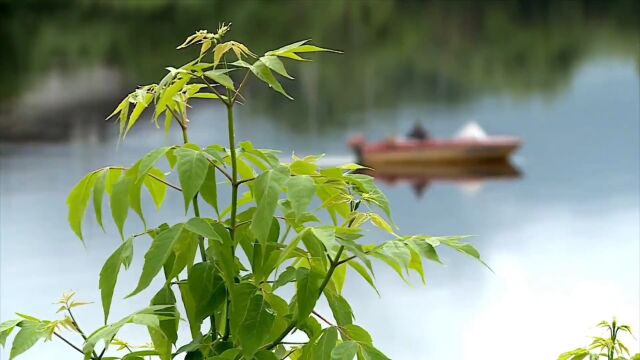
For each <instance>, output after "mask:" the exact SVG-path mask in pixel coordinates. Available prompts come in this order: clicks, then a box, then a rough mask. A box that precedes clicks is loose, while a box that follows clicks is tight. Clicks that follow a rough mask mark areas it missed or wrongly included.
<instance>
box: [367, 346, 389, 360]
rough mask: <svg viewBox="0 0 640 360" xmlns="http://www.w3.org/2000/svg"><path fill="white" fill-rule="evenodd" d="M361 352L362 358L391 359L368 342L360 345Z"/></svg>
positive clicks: (371, 359)
mask: <svg viewBox="0 0 640 360" xmlns="http://www.w3.org/2000/svg"><path fill="white" fill-rule="evenodd" d="M361 354H362V359H363V360H391V359H389V358H388V357H387V356H386V355H385V354H383V353H382V352H380V350H378V349H376V348H374V347H373V346H371V345H369V344H363V345H361Z"/></svg>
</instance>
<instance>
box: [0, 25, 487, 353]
mask: <svg viewBox="0 0 640 360" xmlns="http://www.w3.org/2000/svg"><path fill="white" fill-rule="evenodd" d="M228 31H229V26H228V25H223V26H221V27H220V28H219V29H218V31H217V32H216V33H209V32H207V31H198V32H196V33H195V34H194V35H192V36H190V37H188V38H187V39H186V41H185V42H184V43H183V44H182V45H180V46H179V47H178V48H184V47H188V46H190V45H194V44H198V45H199V46H200V51H199V55H198V57H197V58H196V59H195V60H193V61H191V62H189V63H187V64H186V65H183V66H181V67H179V68H168V70H169V72H168V74H167V75H166V76H165V77H164V78H163V79H162V80H161V81H160V82H159V83H158V84H153V85H147V86H142V87H140V88H138V89H137V90H135V91H134V92H132V93H131V94H130V95H128V96H127V97H126V98H125V99H124V100H123V101H122V102H121V103H120V104H119V105H118V107H117V108H116V110H115V111H114V112H113V113H112V114H111V115H110V116H109V117H112V116H118V121H119V127H120V133H121V136H122V138H123V139H124V137H125V136H126V135H127V133H128V132H129V131H130V130H131V129H132V128H133V126H134V125H135V124H136V123H137V121H138V119H139V118H140V116H141V115H142V113H143V111H144V110H145V109H147V108H148V107H151V106H153V107H154V109H155V110H154V113H153V120H154V121H155V122H156V125H157V121H158V119H159V117H161V116H164V119H165V123H164V124H165V126H164V127H165V130H166V131H169V130H170V128H171V126H172V124H174V123H176V124H177V125H178V127H179V129H180V130H181V132H182V135H183V140H184V143H183V144H181V145H174V146H165V147H161V148H158V149H155V150H153V151H151V152H149V153H148V154H147V155H145V156H144V157H143V158H142V159H140V160H139V161H138V162H136V163H135V164H133V165H132V166H130V167H119V166H109V167H104V168H101V169H98V170H95V171H93V172H91V173H89V174H88V175H87V176H86V177H84V178H83V179H82V180H81V181H80V182H79V183H78V184H77V185H76V187H75V188H74V189H73V190H72V192H71V194H70V195H69V198H68V205H69V223H70V225H71V228H72V229H73V231H74V232H75V233H76V234H77V236H78V237H80V239H83V234H82V224H83V219H84V217H85V213H86V210H87V208H88V206H89V202H90V199H91V198H92V199H93V207H94V211H95V216H96V219H97V222H98V224H99V225H100V226H103V213H102V209H103V199H104V197H105V194H107V196H108V198H109V199H110V208H111V215H112V217H113V220H114V222H115V224H116V227H117V228H118V232H119V234H120V236H121V237H122V244H121V245H120V246H119V247H118V248H117V250H116V251H115V252H114V253H113V254H112V255H111V256H110V257H109V258H108V259H107V260H106V262H105V264H104V266H103V269H102V271H101V272H100V278H99V285H100V292H101V300H102V307H103V311H104V322H105V325H104V326H103V327H101V328H99V329H97V330H96V331H94V332H93V333H90V334H85V333H84V332H83V331H82V330H81V329H80V326H79V325H78V323H77V321H75V318H74V316H73V314H72V311H71V309H72V308H74V307H77V306H79V305H83V303H77V302H74V301H73V297H72V295H66V296H65V297H64V299H63V300H62V302H61V304H62V307H61V311H64V312H65V313H66V314H67V316H66V317H65V318H64V319H63V320H61V321H43V320H39V319H36V318H34V317H30V316H26V315H20V318H19V319H17V320H13V321H8V322H5V323H3V324H2V325H0V336H1V337H0V340H1V341H2V343H4V341H5V340H6V338H7V337H8V336H9V334H10V333H11V332H12V330H13V329H14V328H16V327H18V328H19V331H18V333H17V335H16V337H15V339H14V341H13V346H12V349H11V358H12V359H13V358H14V357H16V356H17V355H19V354H21V353H23V352H24V351H26V350H28V349H29V348H30V347H31V346H33V345H34V344H35V343H36V342H37V341H38V340H40V339H45V340H48V339H51V338H52V337H53V336H55V337H57V338H60V339H61V340H63V341H65V342H66V343H67V344H68V345H69V346H70V347H72V348H73V349H75V350H77V351H78V352H80V353H82V356H83V357H84V359H91V360H100V359H123V360H125V359H126V360H134V359H142V358H143V357H147V356H149V357H157V358H160V359H163V360H167V359H172V358H175V357H179V356H180V357H181V356H184V358H185V359H191V360H192V359H257V360H268V359H353V358H354V357H356V356H357V358H358V359H386V358H387V357H386V356H385V355H383V354H382V353H381V352H380V351H379V350H377V349H376V348H375V347H374V346H373V344H372V339H371V336H370V335H369V334H368V333H367V332H366V331H365V330H364V329H363V328H361V327H359V326H357V325H356V324H354V323H353V321H354V316H353V313H352V309H351V307H350V305H349V303H348V302H347V300H346V299H345V298H344V297H343V296H342V289H343V287H344V285H345V279H346V273H347V268H350V269H352V270H353V271H355V273H356V274H359V275H360V276H361V277H362V278H363V279H364V280H365V281H366V282H368V283H369V284H370V285H371V286H372V287H373V288H374V289H375V291H376V292H377V289H376V287H375V283H374V277H373V267H372V263H371V260H372V259H377V260H380V261H381V262H383V263H385V264H387V265H389V266H390V267H391V268H392V269H393V270H395V271H396V272H397V273H398V275H399V276H400V277H401V278H402V279H404V280H406V279H407V275H408V274H409V272H410V271H413V272H415V273H417V274H419V276H420V277H421V279H422V281H423V282H424V270H423V258H424V259H428V260H432V261H435V262H440V259H439V257H438V253H437V251H436V248H437V247H438V246H441V245H444V246H448V247H451V248H453V249H455V250H457V251H459V252H462V253H465V254H468V255H470V256H472V257H474V258H476V259H478V260H480V257H479V254H478V252H477V251H476V250H475V249H474V248H473V247H472V246H471V245H469V244H466V243H464V242H461V239H462V237H430V236H399V235H397V234H396V232H395V230H394V229H395V226H393V225H392V224H393V223H392V222H391V221H389V219H390V209H389V202H388V200H387V198H386V197H385V195H384V194H383V193H382V192H381V191H380V190H379V189H378V188H377V187H376V185H375V183H374V182H373V179H372V178H371V177H368V176H366V175H362V174H357V173H354V170H358V169H360V168H361V167H360V166H358V165H355V164H348V165H345V166H341V167H333V168H320V167H319V166H318V164H317V161H318V159H319V158H320V156H307V157H304V158H299V157H296V156H293V158H292V160H291V162H289V163H281V162H280V160H279V158H278V156H277V152H275V151H273V150H266V149H258V148H256V147H254V146H253V144H251V143H250V142H241V143H239V144H237V143H236V138H235V131H234V124H235V120H234V105H235V104H236V103H238V102H241V101H245V99H244V97H243V96H242V94H241V90H242V88H243V85H244V84H245V82H246V81H247V79H248V77H249V76H250V75H252V74H253V75H254V76H255V77H256V78H258V79H259V80H261V81H263V82H265V83H266V84H267V85H268V86H269V87H270V88H271V89H273V90H275V91H277V92H278V93H280V94H282V95H284V96H286V97H288V98H290V96H289V95H288V94H287V93H286V92H285V90H284V88H283V87H282V85H281V84H280V82H279V81H278V80H277V79H276V77H275V76H274V72H275V73H277V74H279V75H281V76H283V77H286V78H291V76H290V75H289V74H288V72H287V70H286V69H285V67H284V64H283V62H282V60H281V59H283V58H288V59H292V60H297V61H307V60H306V59H304V58H302V56H301V55H303V54H304V53H313V52H335V51H333V50H328V49H323V48H320V47H317V46H314V45H310V44H309V43H308V42H307V41H300V42H297V43H294V44H291V45H287V46H284V47H282V48H279V49H277V50H273V51H269V52H266V53H265V54H264V55H262V56H257V55H255V54H254V53H253V52H252V51H250V50H249V49H248V48H247V47H246V46H245V45H243V44H241V43H238V42H235V41H226V42H224V41H223V37H224V36H225V34H226V33H227V32H228ZM211 58H212V60H213V62H205V59H211ZM250 59H253V60H250ZM247 60H250V61H251V63H249V62H247ZM240 71H244V74H243V75H242V77H241V80H240V82H239V83H238V85H236V81H234V79H233V78H232V77H231V76H230V75H231V74H233V73H234V72H240ZM192 99H206V100H211V101H216V102H219V103H221V104H222V105H223V106H224V107H225V108H226V110H227V133H228V138H229V144H228V147H225V146H222V145H210V146H207V147H204V148H202V147H200V146H197V145H195V144H192V143H190V142H189V137H188V129H189V120H188V116H187V110H188V109H189V102H190V100H192ZM161 159H166V160H167V163H168V166H169V169H171V170H175V173H177V180H178V182H179V186H178V185H174V184H173V183H172V182H171V180H170V179H169V178H168V176H171V175H172V174H171V173H165V172H164V171H163V170H160V169H159V168H158V167H156V165H157V163H158V162H160V161H161ZM173 176H176V175H173ZM219 179H222V180H223V181H222V182H226V183H228V184H230V188H231V189H230V192H231V202H230V204H229V206H227V207H224V206H222V204H220V203H219V202H218V196H217V195H218V192H219V191H220V190H221V189H219V186H218V185H219ZM143 186H144V187H145V188H146V189H147V190H148V192H149V194H150V196H151V198H152V199H153V201H154V203H155V205H156V207H157V208H158V209H160V208H161V206H162V204H163V202H164V199H165V196H166V194H167V192H168V189H174V190H177V191H179V192H181V193H182V196H183V199H184V207H185V215H186V214H187V213H189V211H190V210H192V212H193V217H190V218H189V219H187V220H186V221H184V222H182V223H178V224H173V225H168V224H162V225H160V226H157V227H148V226H147V223H146V220H145V217H144V212H143V207H142V202H141V192H142V188H143ZM241 190H242V191H241ZM201 200H203V201H204V202H205V203H206V204H208V205H209V206H210V208H207V209H202V210H203V211H201ZM312 208H315V210H322V211H323V212H324V211H326V213H327V218H329V219H330V225H321V220H320V218H319V217H318V216H316V214H315V213H314V212H312V211H310V210H311V209H312ZM130 210H133V212H134V213H136V214H137V215H138V216H139V217H140V219H141V220H142V223H143V224H144V226H145V229H146V230H145V231H144V232H143V233H141V234H137V235H133V236H130V237H128V238H127V237H125V235H124V234H125V231H124V227H125V223H126V220H127V218H128V214H129V212H130ZM205 211H206V212H205ZM207 213H210V214H215V215H214V216H213V218H209V217H207V216H206V215H205V214H207ZM380 213H381V214H383V215H381V214H380ZM384 217H386V218H387V220H385V218H384ZM371 225H372V226H373V227H375V228H378V229H380V230H382V231H384V232H386V233H388V234H389V236H390V237H392V240H390V241H387V242H384V243H382V244H379V245H363V244H361V243H360V239H361V238H362V236H363V234H364V231H365V230H366V229H367V227H369V226H371ZM143 236H149V237H151V239H152V243H151V246H150V247H149V249H148V251H147V252H146V254H145V256H144V263H143V265H142V274H141V276H140V278H139V281H138V285H137V286H136V288H135V289H134V290H133V291H131V293H130V294H129V295H128V296H127V297H131V296H134V295H137V294H139V293H140V292H142V291H143V290H145V289H147V287H148V286H149V285H150V284H151V282H152V280H154V279H155V278H156V277H157V276H158V275H159V274H160V273H162V277H163V279H164V284H163V286H162V287H161V288H160V289H159V290H158V291H157V293H156V294H155V295H154V296H153V297H152V299H151V300H150V306H149V307H148V308H145V309H143V310H141V311H138V312H135V313H133V314H131V315H129V316H126V317H125V318H123V319H121V320H119V321H117V322H113V323H109V322H108V319H109V311H110V308H111V302H112V299H113V294H114V289H115V286H116V282H117V279H118V275H119V271H120V268H121V267H124V268H125V269H127V268H129V266H130V264H131V262H132V258H133V249H134V246H133V245H134V242H136V241H138V239H140V238H141V237H143ZM283 288H290V289H291V291H290V293H291V292H293V293H294V295H293V296H288V298H289V299H285V298H284V297H282V296H283V295H282V293H283V292H282V291H281V289H283ZM322 296H324V297H325V299H326V300H327V302H328V304H329V306H330V308H331V311H332V315H333V320H328V318H329V316H324V315H321V314H319V313H317V311H316V310H315V308H316V304H317V302H318V300H319V299H320V298H321V297H322ZM180 307H182V309H183V310H182V312H181V310H179V308H180ZM325 315H326V314H325ZM183 318H185V319H186V320H187V323H188V329H189V334H190V337H191V340H190V341H186V342H183V343H184V345H183V346H180V347H178V346H177V343H178V333H179V331H178V328H179V325H180V320H181V319H183ZM321 322H322V323H323V324H324V325H326V326H324V327H323V326H321ZM128 324H137V325H141V326H143V327H146V328H147V330H148V332H149V335H150V338H151V341H152V344H151V345H150V346H148V347H142V348H139V347H133V346H131V345H129V344H127V343H126V342H124V341H122V340H119V339H118V338H117V335H118V333H119V331H120V329H121V328H122V327H123V326H125V325H128ZM64 329H68V330H72V331H74V332H76V333H78V334H79V335H80V336H81V337H82V339H83V345H82V346H76V345H73V344H72V343H71V341H69V340H68V339H66V338H63V337H62V336H61V335H60V333H59V332H60V331H61V330H64ZM294 331H301V332H302V333H304V334H305V335H306V339H307V340H305V341H303V342H298V343H292V342H289V341H286V338H287V336H288V335H289V334H291V333H292V332H294ZM111 345H113V347H111V349H110V350H109V347H110V346H111ZM107 350H109V356H107V355H106V354H107ZM112 353H113V354H114V355H112Z"/></svg>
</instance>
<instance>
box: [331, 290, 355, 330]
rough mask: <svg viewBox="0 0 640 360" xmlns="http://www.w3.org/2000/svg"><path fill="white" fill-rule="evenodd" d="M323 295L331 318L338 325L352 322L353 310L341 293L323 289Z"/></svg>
mask: <svg viewBox="0 0 640 360" xmlns="http://www.w3.org/2000/svg"><path fill="white" fill-rule="evenodd" d="M324 295H325V297H326V298H327V302H328V303H329V307H330V308H331V312H332V313H333V318H334V319H336V323H337V324H338V325H339V326H345V325H351V324H352V323H353V312H352V310H351V306H350V305H349V303H348V302H347V300H346V299H345V298H344V297H342V295H339V294H336V293H334V292H333V291H330V290H328V289H325V291H324Z"/></svg>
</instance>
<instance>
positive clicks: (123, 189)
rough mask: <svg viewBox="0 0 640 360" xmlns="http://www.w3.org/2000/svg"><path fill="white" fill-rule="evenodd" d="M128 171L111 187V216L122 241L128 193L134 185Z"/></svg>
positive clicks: (128, 198)
mask: <svg viewBox="0 0 640 360" xmlns="http://www.w3.org/2000/svg"><path fill="white" fill-rule="evenodd" d="M132 169H133V168H132ZM130 171H131V169H129V170H128V171H127V172H125V173H124V174H122V176H120V179H119V180H118V181H117V182H116V183H115V184H114V185H113V191H112V193H111V216H112V217H113V221H114V222H115V223H116V226H117V227H118V232H119V233H120V237H121V238H122V239H124V224H125V222H126V221H127V217H128V216H129V201H130V196H129V192H130V191H131V188H132V187H133V185H134V184H133V177H132V176H130V175H129V174H130Z"/></svg>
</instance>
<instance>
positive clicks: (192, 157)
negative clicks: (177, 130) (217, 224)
mask: <svg viewBox="0 0 640 360" xmlns="http://www.w3.org/2000/svg"><path fill="white" fill-rule="evenodd" d="M175 155H176V157H177V158H178V162H177V166H178V177H179V178H180V185H181V187H182V195H183V197H184V207H185V213H186V212H187V210H188V209H189V204H190V203H191V200H193V198H194V196H196V194H197V193H198V191H200V187H202V184H203V183H204V180H205V179H206V177H207V171H208V168H209V161H207V159H206V158H205V157H204V155H202V153H201V152H199V151H196V150H193V149H190V148H187V147H181V148H178V149H176V150H175Z"/></svg>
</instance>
